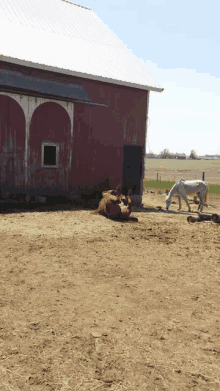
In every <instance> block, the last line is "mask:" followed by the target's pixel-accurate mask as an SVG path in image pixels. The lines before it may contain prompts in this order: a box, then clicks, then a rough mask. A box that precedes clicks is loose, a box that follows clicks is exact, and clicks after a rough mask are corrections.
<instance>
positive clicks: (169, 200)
mask: <svg viewBox="0 0 220 391" xmlns="http://www.w3.org/2000/svg"><path fill="white" fill-rule="evenodd" d="M170 205H171V197H169V196H167V197H166V210H168V209H169V207H170Z"/></svg>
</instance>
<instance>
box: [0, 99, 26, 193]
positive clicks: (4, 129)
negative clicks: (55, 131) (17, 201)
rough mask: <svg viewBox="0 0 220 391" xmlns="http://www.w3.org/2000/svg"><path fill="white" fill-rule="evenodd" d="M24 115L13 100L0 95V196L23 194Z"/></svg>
mask: <svg viewBox="0 0 220 391" xmlns="http://www.w3.org/2000/svg"><path fill="white" fill-rule="evenodd" d="M24 154H25V115H24V112H23V110H22V108H21V106H20V105H19V103H17V102H16V101H15V100H14V99H12V98H11V97H9V96H5V95H0V196H2V197H9V195H10V194H14V193H24V192H25V166H24Z"/></svg>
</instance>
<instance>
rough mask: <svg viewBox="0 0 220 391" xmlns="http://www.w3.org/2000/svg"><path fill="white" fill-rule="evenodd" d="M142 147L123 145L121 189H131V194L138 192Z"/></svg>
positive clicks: (139, 187)
mask: <svg viewBox="0 0 220 391" xmlns="http://www.w3.org/2000/svg"><path fill="white" fill-rule="evenodd" d="M142 153H143V148H142V147H137V146H130V145H125V146H124V161H123V191H128V190H129V189H132V192H133V194H140V189H141V177H142Z"/></svg>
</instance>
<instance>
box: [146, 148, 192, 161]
mask: <svg viewBox="0 0 220 391" xmlns="http://www.w3.org/2000/svg"><path fill="white" fill-rule="evenodd" d="M146 156H147V157H148V158H161V159H186V154H185V153H172V152H170V151H169V149H167V148H165V149H163V151H161V152H160V154H159V155H156V154H154V153H153V152H152V151H151V152H150V153H148V154H147V155H146ZM189 158H190V159H198V156H197V154H196V152H195V151H194V150H192V151H191V152H190V155H189Z"/></svg>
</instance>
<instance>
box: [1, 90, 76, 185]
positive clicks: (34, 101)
mask: <svg viewBox="0 0 220 391" xmlns="http://www.w3.org/2000/svg"><path fill="white" fill-rule="evenodd" d="M0 95H5V96H9V97H10V98H12V99H14V100H15V101H16V102H17V103H18V104H19V105H20V107H21V109H22V110H23V113H24V116H25V156H24V166H25V185H27V183H28V179H29V166H28V163H29V157H30V124H31V119H32V116H33V113H34V111H35V110H36V109H37V107H39V106H40V105H42V104H43V103H46V102H54V103H58V104H59V105H60V106H62V107H63V108H64V109H65V110H66V112H67V114H68V115H69V118H70V126H71V132H70V135H71V136H70V151H69V164H68V169H70V168H71V164H72V145H73V119H74V103H72V102H64V101H61V100H54V99H46V98H38V97H34V96H27V95H22V94H14V93H11V92H3V91H0Z"/></svg>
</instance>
